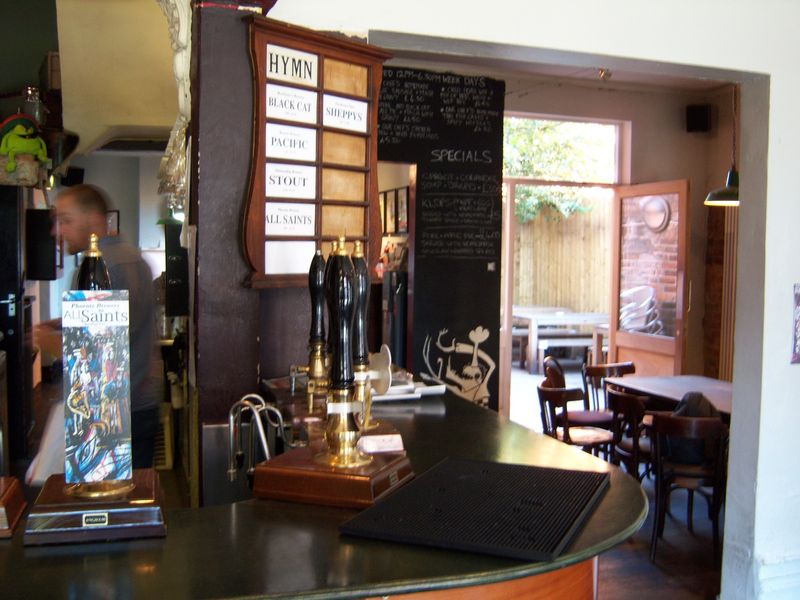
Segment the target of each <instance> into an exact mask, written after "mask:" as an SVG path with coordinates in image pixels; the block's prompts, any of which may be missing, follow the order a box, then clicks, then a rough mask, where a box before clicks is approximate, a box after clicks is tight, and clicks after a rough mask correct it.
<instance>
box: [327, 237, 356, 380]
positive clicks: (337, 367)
mask: <svg viewBox="0 0 800 600" xmlns="http://www.w3.org/2000/svg"><path fill="white" fill-rule="evenodd" d="M332 260H333V262H332V263H331V268H330V271H329V272H328V274H327V277H326V281H325V292H326V297H327V299H328V307H329V308H330V311H331V325H330V330H331V337H332V338H333V357H332V359H331V375H330V381H331V383H330V388H331V389H334V390H336V389H339V390H344V389H347V388H350V387H352V385H353V379H354V378H353V337H352V332H353V308H354V306H353V261H351V260H350V256H348V254H347V249H346V248H345V247H344V242H343V240H340V244H339V248H338V249H337V251H336V255H335V256H334V257H333V259H332Z"/></svg>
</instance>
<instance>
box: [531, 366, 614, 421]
mask: <svg viewBox="0 0 800 600" xmlns="http://www.w3.org/2000/svg"><path fill="white" fill-rule="evenodd" d="M544 372H545V375H546V378H545V381H544V383H543V384H542V385H544V386H545V387H552V388H565V387H567V386H566V383H565V378H564V369H563V368H562V367H561V365H560V364H559V362H558V361H557V360H556V359H555V358H553V357H552V356H548V357H547V358H545V359H544ZM573 400H576V401H577V400H580V401H581V402H582V404H583V409H580V410H575V409H573V410H570V411H569V418H570V422H571V423H572V424H573V425H576V426H579V427H601V428H602V429H608V430H609V431H610V430H611V427H612V425H613V421H614V416H613V415H612V414H611V411H609V410H593V409H592V408H591V407H590V405H589V397H588V396H587V395H586V394H585V393H584V394H582V397H581V398H573ZM559 419H560V417H559ZM558 424H559V425H563V423H562V422H561V421H560V420H559V423H558Z"/></svg>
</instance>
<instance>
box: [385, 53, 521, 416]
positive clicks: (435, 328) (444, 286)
mask: <svg viewBox="0 0 800 600" xmlns="http://www.w3.org/2000/svg"><path fill="white" fill-rule="evenodd" d="M504 94H505V84H504V82H502V81H496V80H493V79H489V78H487V77H467V76H464V75H456V74H453V73H437V72H432V71H423V70H418V69H405V68H394V67H385V68H384V70H383V85H382V87H381V95H380V101H379V113H378V159H379V160H385V161H398V162H406V163H416V164H417V187H416V195H415V202H414V206H413V207H412V209H413V211H414V219H413V223H414V231H413V232H412V233H413V240H412V242H413V253H412V256H413V279H414V284H413V285H414V299H413V302H414V304H413V342H412V343H413V346H412V348H413V350H412V369H413V370H414V372H415V373H416V374H419V375H420V376H421V377H423V378H425V379H428V380H431V381H438V382H441V383H445V384H447V386H448V389H449V390H450V391H451V392H453V393H455V394H457V395H459V396H461V397H464V398H467V399H468V400H471V401H474V402H477V403H479V404H481V405H484V406H488V407H490V408H494V409H496V408H497V402H498V374H497V364H498V360H499V353H500V344H499V341H500V340H499V335H500V252H501V238H502V207H501V203H502V169H503V98H504Z"/></svg>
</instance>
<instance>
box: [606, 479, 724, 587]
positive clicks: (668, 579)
mask: <svg viewBox="0 0 800 600" xmlns="http://www.w3.org/2000/svg"><path fill="white" fill-rule="evenodd" d="M644 487H645V490H646V491H647V495H648V500H649V502H650V509H651V510H650V512H651V513H652V508H653V483H652V481H648V480H645V483H644ZM672 496H673V497H672V501H671V504H672V506H671V512H672V515H667V520H666V524H665V526H664V537H663V538H662V539H661V540H660V541H659V543H658V551H657V553H656V560H655V563H652V562H650V534H651V532H652V527H653V521H652V515H651V514H648V516H647V520H646V521H645V523H644V525H643V526H642V528H641V529H640V530H639V531H638V532H637V533H636V534H635V535H634V536H633V537H632V538H631V539H630V540H628V541H627V542H624V543H622V544H620V545H619V546H617V547H616V548H614V549H612V550H610V551H609V552H606V553H605V554H603V555H601V556H600V586H599V595H598V597H599V598H600V600H628V599H630V600H634V599H636V600H639V599H641V598H647V600H655V599H662V598H663V599H664V600H667V599H669V600H683V599H686V600H690V599H695V598H697V599H705V598H711V599H713V598H716V597H717V595H718V594H719V586H720V571H719V569H717V568H715V567H714V561H713V555H712V554H713V553H712V548H713V545H712V541H711V521H709V520H708V513H707V505H706V503H705V501H704V500H702V499H701V498H698V497H697V496H695V502H694V533H691V532H689V529H688V527H687V526H686V492H685V491H683V490H678V491H676V492H674V493H673V495H672ZM723 516H724V514H723Z"/></svg>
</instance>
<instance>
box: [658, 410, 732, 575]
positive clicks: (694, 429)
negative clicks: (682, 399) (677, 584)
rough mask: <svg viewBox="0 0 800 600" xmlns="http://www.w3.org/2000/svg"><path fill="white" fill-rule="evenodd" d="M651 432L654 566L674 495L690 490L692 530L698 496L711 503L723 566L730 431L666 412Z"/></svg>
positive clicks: (717, 554)
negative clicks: (721, 543)
mask: <svg viewBox="0 0 800 600" xmlns="http://www.w3.org/2000/svg"><path fill="white" fill-rule="evenodd" d="M652 432H653V451H652V454H653V460H654V463H655V471H656V498H655V518H654V519H653V533H652V537H651V541H650V560H651V561H653V562H655V559H656V546H657V545H658V539H659V538H660V537H662V535H663V533H664V521H665V515H666V513H667V510H668V505H669V496H670V494H671V493H672V492H673V491H674V490H676V489H685V490H688V493H689V497H688V502H687V507H688V508H687V510H688V515H687V525H688V527H689V531H692V510H693V508H694V506H693V498H694V492H695V491H696V492H698V493H700V494H701V495H703V496H704V497H705V499H706V501H707V502H708V517H709V519H711V527H712V531H713V537H714V564H715V566H718V565H719V559H720V552H719V513H720V510H721V508H722V504H723V500H724V494H725V474H726V463H727V461H726V456H727V440H728V428H727V426H726V425H725V424H724V423H723V422H722V420H721V419H718V418H715V417H677V416H674V415H666V414H663V413H662V414H655V415H654V416H653V425H652ZM692 454H694V455H695V456H691V455H692ZM709 490H710V491H709Z"/></svg>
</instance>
